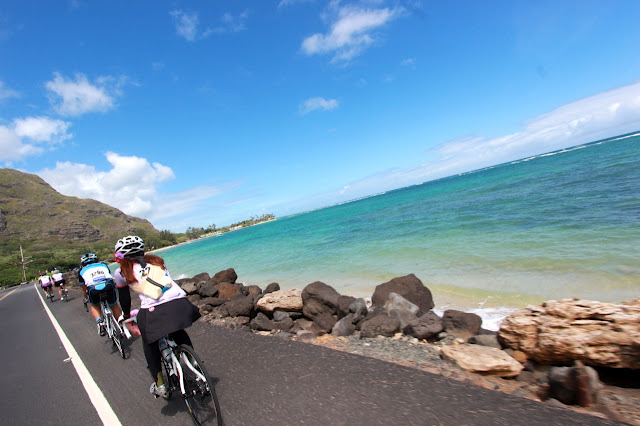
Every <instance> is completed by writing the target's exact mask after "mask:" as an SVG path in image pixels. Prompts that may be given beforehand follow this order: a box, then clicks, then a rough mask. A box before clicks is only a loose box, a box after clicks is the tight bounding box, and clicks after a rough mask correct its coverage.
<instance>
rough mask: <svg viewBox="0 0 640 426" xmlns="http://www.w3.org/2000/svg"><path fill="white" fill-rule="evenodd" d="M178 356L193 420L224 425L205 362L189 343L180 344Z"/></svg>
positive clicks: (197, 422) (200, 422)
mask: <svg viewBox="0 0 640 426" xmlns="http://www.w3.org/2000/svg"><path fill="white" fill-rule="evenodd" d="M177 356H178V359H179V360H180V366H181V367H182V374H183V376H184V377H183V378H184V390H185V393H184V395H183V398H184V403H185V404H186V405H187V409H188V410H189V414H191V418H192V419H193V422H194V423H195V424H196V425H202V424H217V425H222V416H221V415H220V404H219V403H218V396H217V395H216V390H215V388H214V387H213V381H212V380H211V377H209V373H207V370H206V369H205V367H204V364H203V363H202V361H201V360H200V358H199V357H198V355H196V353H195V351H194V350H193V348H192V347H191V346H188V345H180V346H179V347H178V349H177Z"/></svg>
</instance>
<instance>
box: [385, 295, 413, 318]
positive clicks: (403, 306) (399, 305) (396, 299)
mask: <svg viewBox="0 0 640 426" xmlns="http://www.w3.org/2000/svg"><path fill="white" fill-rule="evenodd" d="M383 307H384V310H385V311H387V312H388V313H391V311H393V310H404V311H408V312H411V313H412V314H413V315H414V316H417V315H418V311H419V310H420V308H418V305H416V304H415V303H411V302H409V301H408V300H407V299H405V298H404V297H402V296H400V295H399V294H398V293H394V292H391V293H389V296H388V297H387V301H386V302H384V306H383Z"/></svg>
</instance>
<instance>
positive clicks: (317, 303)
mask: <svg viewBox="0 0 640 426" xmlns="http://www.w3.org/2000/svg"><path fill="white" fill-rule="evenodd" d="M339 298H340V293H338V292H337V291H336V290H335V289H334V288H333V287H331V286H330V285H327V284H325V283H323V282H320V281H316V282H314V283H311V284H309V285H307V286H306V287H305V288H304V289H303V290H302V313H303V314H304V315H305V316H306V317H307V318H310V319H314V318H315V317H317V316H318V315H321V314H324V313H328V314H331V315H335V314H337V313H338V299H339Z"/></svg>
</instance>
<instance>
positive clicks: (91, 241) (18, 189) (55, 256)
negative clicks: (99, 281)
mask: <svg viewBox="0 0 640 426" xmlns="http://www.w3.org/2000/svg"><path fill="white" fill-rule="evenodd" d="M157 233H158V231H157V230H156V229H155V228H154V227H153V225H151V223H150V222H149V221H147V220H144V219H140V218H137V217H133V216H128V215H126V214H124V213H122V212H121V211H120V210H118V209H116V208H113V207H110V206H108V205H106V204H104V203H101V202H99V201H95V200H89V199H80V198H76V197H67V196H65V195H62V194H60V193H58V192H57V191H56V190H54V189H53V188H52V187H51V186H50V185H49V184H47V183H46V182H45V181H44V180H42V179H41V178H40V177H38V176H36V175H32V174H28V173H22V172H19V171H17V170H11V169H0V270H1V271H2V274H0V284H5V283H6V282H5V281H6V279H7V278H5V277H7V276H9V277H10V282H11V280H12V281H13V282H15V280H16V275H15V271H14V270H15V269H16V267H17V270H18V271H19V275H20V277H19V279H18V281H21V280H22V269H21V267H20V266H19V265H16V263H18V262H19V260H20V259H19V246H20V245H22V247H23V249H24V250H25V256H32V257H33V260H34V262H33V264H30V265H28V272H30V273H28V274H27V275H28V276H27V278H33V276H35V275H37V272H38V271H39V270H40V269H42V271H44V269H46V268H47V267H48V268H51V267H53V266H58V267H64V266H65V265H66V266H68V267H72V265H77V263H78V260H79V258H80V256H81V255H82V253H84V252H86V251H94V252H97V253H98V254H99V255H101V256H103V257H106V256H108V255H110V254H111V253H112V250H113V246H114V244H115V242H116V241H117V240H118V238H121V237H123V236H125V235H130V234H137V235H141V236H147V235H153V234H157ZM16 256H17V257H16Z"/></svg>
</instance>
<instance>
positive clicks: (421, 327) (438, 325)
mask: <svg viewBox="0 0 640 426" xmlns="http://www.w3.org/2000/svg"><path fill="white" fill-rule="evenodd" d="M443 330H444V327H443V326H442V319H441V318H440V317H439V316H438V315H437V314H436V313H435V312H433V311H429V312H427V313H426V314H424V315H422V316H420V317H418V318H417V319H416V320H414V321H412V322H410V323H409V324H408V325H407V326H405V327H404V328H403V330H402V331H403V333H404V334H406V335H408V336H413V337H415V338H418V339H424V340H427V339H433V338H435V337H436V336H437V335H438V334H439V333H441V332H442V331H443Z"/></svg>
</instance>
